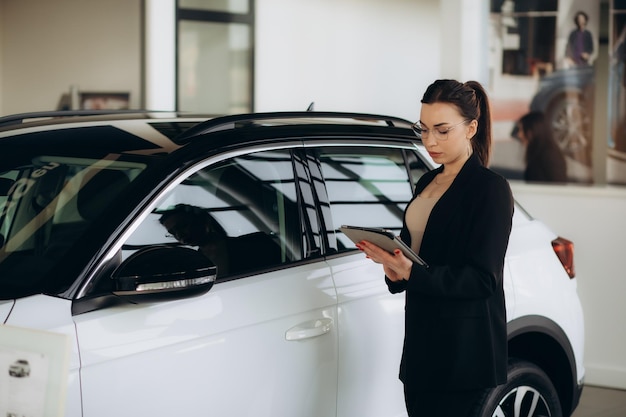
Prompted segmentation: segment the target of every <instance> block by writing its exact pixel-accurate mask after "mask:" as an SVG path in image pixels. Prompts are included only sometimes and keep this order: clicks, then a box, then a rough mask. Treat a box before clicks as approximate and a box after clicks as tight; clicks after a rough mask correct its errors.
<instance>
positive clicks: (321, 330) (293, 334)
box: [285, 318, 333, 341]
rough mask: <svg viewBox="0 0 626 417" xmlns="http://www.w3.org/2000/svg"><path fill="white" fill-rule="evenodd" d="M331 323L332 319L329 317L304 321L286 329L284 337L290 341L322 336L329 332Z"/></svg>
mask: <svg viewBox="0 0 626 417" xmlns="http://www.w3.org/2000/svg"><path fill="white" fill-rule="evenodd" d="M332 324H333V320H332V319H329V318H323V319H315V320H309V321H305V322H304V323H300V324H298V325H296V326H293V327H292V328H291V329H289V330H287V332H286V333H285V339H287V340H289V341H292V340H303V339H310V338H312V337H318V336H322V335H324V334H326V333H328V332H330V328H331V326H332Z"/></svg>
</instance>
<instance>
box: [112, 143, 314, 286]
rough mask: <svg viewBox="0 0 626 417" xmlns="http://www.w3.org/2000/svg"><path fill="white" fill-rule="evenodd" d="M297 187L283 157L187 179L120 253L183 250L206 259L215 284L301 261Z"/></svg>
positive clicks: (246, 160) (262, 156)
mask: <svg viewBox="0 0 626 417" xmlns="http://www.w3.org/2000/svg"><path fill="white" fill-rule="evenodd" d="M298 213H299V211H298V204H297V199H296V187H295V180H294V174H293V168H292V162H291V155H290V153H289V152H287V151H271V152H260V153H255V154H250V155H246V156H241V157H236V158H233V159H230V160H227V161H224V162H223V163H220V164H218V165H215V166H210V167H208V168H205V169H203V170H201V171H199V172H197V173H195V174H194V175H192V176H190V177H189V178H187V179H186V180H185V181H183V182H182V183H181V184H180V185H179V186H177V187H176V188H175V189H174V190H173V191H172V192H171V193H170V194H169V195H167V196H166V198H165V199H164V200H163V201H162V202H161V203H160V204H159V206H158V207H157V209H156V210H154V211H153V212H152V213H151V214H150V216H149V217H148V218H147V219H146V220H145V221H144V222H143V223H142V224H141V225H140V227H139V228H138V230H137V231H136V232H135V233H134V234H133V236H131V238H130V239H129V240H128V242H127V245H125V247H124V249H125V250H124V253H123V257H126V256H128V255H129V254H130V253H132V252H133V251H135V250H137V249H139V248H142V247H145V246H147V245H155V244H170V245H187V246H191V247H194V248H197V249H198V251H200V252H201V253H203V254H204V255H206V256H207V257H208V258H210V259H211V260H212V261H213V262H214V263H215V264H216V265H217V267H218V277H219V278H224V277H229V276H233V275H237V274H239V273H249V272H254V271H258V270H260V269H264V268H267V267H272V266H276V265H280V264H283V263H287V262H292V261H296V260H299V259H302V245H301V242H300V232H299V224H300V221H299V215H298Z"/></svg>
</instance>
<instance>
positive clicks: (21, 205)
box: [0, 134, 149, 299]
mask: <svg viewBox="0 0 626 417" xmlns="http://www.w3.org/2000/svg"><path fill="white" fill-rule="evenodd" d="M125 135H128V134H125ZM64 137H66V136H64ZM17 139H19V140H17ZM54 139H55V137H54V135H52V136H47V137H41V138H40V140H39V139H38V140H34V139H33V138H32V137H29V136H28V135H23V136H22V137H21V138H18V137H11V138H1V139H0V153H2V155H5V156H6V155H10V156H11V157H10V158H7V157H4V158H3V160H2V161H0V299H10V298H16V297H20V296H25V295H30V294H35V293H40V292H47V291H62V290H63V289H65V287H67V286H69V285H70V284H71V282H72V280H73V279H74V278H75V276H73V277H72V276H69V275H71V274H55V275H54V278H53V279H51V278H47V275H51V276H52V275H53V274H51V272H52V271H53V270H54V268H55V267H56V266H57V265H60V264H62V263H64V262H66V261H67V260H70V259H72V258H76V252H81V253H82V252H85V251H84V250H83V249H84V247H83V246H81V244H84V243H85V242H87V241H88V239H89V235H88V233H89V230H90V227H91V226H92V225H95V224H98V223H100V222H101V220H102V219H104V218H105V216H104V214H105V213H108V212H109V210H110V209H111V208H113V207H114V205H115V204H116V203H117V202H118V200H119V197H120V196H122V194H123V193H124V192H125V191H126V189H127V187H129V186H130V184H131V183H132V181H134V180H135V179H136V178H137V177H138V176H139V174H140V173H141V172H142V171H143V170H144V169H145V168H146V166H147V163H146V161H147V159H149V158H146V157H145V156H138V155H131V154H125V153H121V152H120V153H110V152H108V151H109V149H106V147H105V146H103V145H102V144H100V145H95V144H92V145H91V146H90V145H89V143H88V142H89V141H88V140H83V143H82V144H80V145H78V144H75V145H76V146H71V147H68V146H67V145H68V143H67V142H65V143H63V141H56V140H54ZM84 139H85V138H84ZM135 139H139V138H137V137H135ZM135 144H137V140H136V141H135ZM99 147H101V148H100V149H99ZM135 149H137V148H135ZM111 150H121V151H122V152H124V151H127V149H120V148H119V147H115V146H113V147H112V149H111ZM42 151H43V152H42ZM131 153H132V152H131ZM86 239H87V240H86ZM74 247H80V249H81V250H75V251H71V249H72V248H74ZM70 255H71V257H70ZM62 275H65V276H62Z"/></svg>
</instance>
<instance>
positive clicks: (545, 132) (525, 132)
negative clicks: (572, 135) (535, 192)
mask: <svg viewBox="0 0 626 417" xmlns="http://www.w3.org/2000/svg"><path fill="white" fill-rule="evenodd" d="M517 137H518V138H519V140H520V141H521V142H522V144H523V145H524V146H525V147H526V153H525V156H524V160H525V162H526V169H525V170H524V180H525V181H528V182H548V183H549V182H556V183H565V182H567V163H566V161H565V156H563V152H562V151H561V148H559V145H558V144H557V143H556V141H555V140H554V137H553V135H552V129H550V126H549V125H548V123H547V121H546V119H545V116H544V114H543V113H542V112H539V111H531V112H529V113H527V114H525V115H524V116H522V117H521V118H520V119H519V120H518V122H517Z"/></svg>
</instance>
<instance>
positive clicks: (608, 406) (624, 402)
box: [572, 386, 626, 417]
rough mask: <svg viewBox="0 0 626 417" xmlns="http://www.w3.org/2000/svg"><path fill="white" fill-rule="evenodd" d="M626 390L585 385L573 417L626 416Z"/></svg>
mask: <svg viewBox="0 0 626 417" xmlns="http://www.w3.org/2000/svg"><path fill="white" fill-rule="evenodd" d="M625 416H626V391H623V390H617V389H609V388H601V387H592V386H585V387H584V389H583V395H582V397H581V399H580V404H579V405H578V408H577V409H576V412H574V414H572V417H625Z"/></svg>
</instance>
